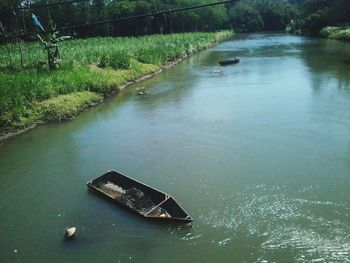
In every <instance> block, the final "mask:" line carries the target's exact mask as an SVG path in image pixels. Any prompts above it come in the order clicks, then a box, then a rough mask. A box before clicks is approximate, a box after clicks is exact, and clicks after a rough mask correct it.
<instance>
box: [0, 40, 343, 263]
mask: <svg viewBox="0 0 350 263" xmlns="http://www.w3.org/2000/svg"><path fill="white" fill-rule="evenodd" d="M235 56H238V57H240V58H241V63H240V64H238V65H235V66H228V67H222V68H220V70H221V71H222V76H213V75H212V74H211V72H212V71H213V70H215V69H218V68H219V67H218V66H217V65H218V63H217V62H218V61H219V60H221V59H227V58H233V57H235ZM349 61H350V45H349V44H347V43H343V42H337V41H332V40H321V39H310V38H304V37H299V36H289V35H283V34H252V35H241V36H240V35H238V36H236V37H234V38H233V39H231V40H229V41H226V42H224V43H221V44H219V45H218V46H216V47H214V48H212V49H210V50H207V51H204V52H202V53H200V54H198V55H195V56H194V57H192V58H191V59H189V60H187V61H184V62H183V63H181V64H179V65H177V66H176V67H175V68H173V69H171V70H168V71H166V72H164V73H162V74H161V75H158V76H156V77H154V78H153V79H150V80H147V81H145V82H142V83H139V84H137V85H135V86H133V87H130V88H128V89H127V90H126V91H124V92H123V93H121V94H120V95H119V96H116V97H113V98H110V99H109V100H108V101H107V102H106V103H104V104H102V105H100V106H98V107H96V108H94V109H92V110H90V111H89V112H86V113H84V114H82V115H81V116H79V118H77V119H76V120H73V121H69V122H65V123H61V124H51V125H42V126H40V127H37V128H36V129H34V130H31V131H29V132H27V133H25V134H22V135H20V136H16V137H14V138H11V139H9V140H7V141H5V142H3V143H2V145H1V146H0V174H1V186H2V187H1V188H2V189H1V191H0V208H1V209H0V218H1V224H0V255H1V260H0V261H1V262H11V263H12V262H15V263H16V262H52V263H54V262H201V263H202V262H221V263H224V262H264V263H267V262H283V263H286V262H350V190H349V189H350V63H349ZM140 87H146V88H147V89H148V90H149V91H150V94H147V95H145V96H139V95H137V91H136V89H137V88H140ZM109 169H116V170H120V171H122V172H124V173H125V174H127V175H129V176H132V177H134V178H136V179H138V180H140V181H143V182H145V183H147V184H149V185H152V186H154V187H156V188H158V189H161V190H163V191H165V192H168V193H170V194H172V195H173V196H174V197H175V199H176V200H177V201H178V202H179V203H180V204H181V205H182V206H183V207H184V208H185V209H186V210H187V211H188V212H189V213H190V214H191V216H192V217H193V218H194V222H193V224H192V225H190V226H179V225H172V224H160V225H159V224H157V223H154V222H148V221H145V220H143V219H142V218H140V217H138V216H135V215H133V214H130V213H128V212H127V211H125V210H122V209H119V208H118V207H116V206H113V205H112V204H111V203H109V202H106V201H105V200H104V199H101V198H100V197H98V196H96V195H95V194H94V193H92V192H90V191H88V189H87V187H86V185H85V183H86V182H87V181H88V180H91V179H93V178H95V177H97V176H99V175H101V174H102V173H104V172H105V171H107V170H109ZM67 226H76V227H77V231H78V233H77V238H76V239H75V240H73V241H71V242H65V241H64V239H63V234H64V229H65V227H67Z"/></svg>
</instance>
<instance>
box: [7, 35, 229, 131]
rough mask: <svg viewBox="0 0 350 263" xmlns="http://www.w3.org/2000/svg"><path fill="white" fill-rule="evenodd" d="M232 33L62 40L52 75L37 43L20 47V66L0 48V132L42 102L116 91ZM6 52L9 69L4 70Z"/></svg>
mask: <svg viewBox="0 0 350 263" xmlns="http://www.w3.org/2000/svg"><path fill="white" fill-rule="evenodd" d="M231 34H232V33H231V32H219V33H187V34H172V35H155V36H144V37H138V38H111V37H106V38H91V39H79V40H71V41H66V42H62V43H61V45H60V51H61V57H62V65H61V67H60V69H58V70H55V71H48V70H47V69H45V68H44V69H43V68H42V65H43V63H45V61H46V58H47V57H46V56H47V54H46V53H45V52H44V51H43V48H42V47H41V45H40V43H38V42H35V43H25V44H24V45H23V53H24V67H23V68H21V67H20V54H19V52H18V50H16V49H17V47H16V46H14V45H7V46H4V45H3V46H0V131H1V128H3V127H10V126H21V125H26V124H28V122H29V123H30V122H32V121H33V118H39V119H40V118H42V115H41V113H40V112H38V110H37V108H36V107H35V105H38V103H39V102H41V101H44V100H48V99H53V98H55V97H57V96H60V95H64V94H72V93H75V92H82V91H90V92H95V93H98V94H102V95H103V96H104V95H106V94H109V93H113V92H116V91H118V88H119V87H120V86H121V85H123V84H125V83H126V82H128V81H131V80H134V79H136V78H139V77H140V76H142V75H145V74H149V73H152V72H154V71H157V70H158V69H159V67H160V66H161V65H164V64H166V63H168V62H171V61H174V60H176V59H178V58H181V57H184V56H186V55H188V54H191V53H193V52H195V51H198V50H201V49H204V48H205V47H208V46H210V45H212V44H214V43H215V42H216V41H218V40H219V39H221V38H224V37H227V36H229V35H231ZM9 51H10V55H11V62H12V63H11V64H12V67H9V66H10V63H9V56H8V52H9ZM92 97H93V96H92ZM57 101H60V100H57ZM77 101H79V100H77ZM84 103H85V104H86V102H85V101H84ZM56 108H57V105H56ZM77 108H79V107H77ZM47 111H48V110H47V109H46V112H47ZM52 115H54V114H52Z"/></svg>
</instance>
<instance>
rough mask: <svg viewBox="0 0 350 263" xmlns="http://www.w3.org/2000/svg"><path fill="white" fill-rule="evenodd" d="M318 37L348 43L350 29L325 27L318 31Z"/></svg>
mask: <svg viewBox="0 0 350 263" xmlns="http://www.w3.org/2000/svg"><path fill="white" fill-rule="evenodd" d="M320 36H322V37H327V38H331V39H339V40H348V41H349V40H350V27H330V26H329V27H325V28H323V29H322V30H321V31H320Z"/></svg>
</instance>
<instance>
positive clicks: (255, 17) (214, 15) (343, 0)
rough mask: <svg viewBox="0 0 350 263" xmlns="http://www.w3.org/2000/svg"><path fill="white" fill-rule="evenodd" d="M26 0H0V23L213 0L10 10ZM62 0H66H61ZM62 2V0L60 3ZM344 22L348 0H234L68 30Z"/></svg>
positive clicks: (245, 28)
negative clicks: (222, 3) (236, 0)
mask: <svg viewBox="0 0 350 263" xmlns="http://www.w3.org/2000/svg"><path fill="white" fill-rule="evenodd" d="M28 1H29V0H24V1H21V0H1V2H0V17H1V18H0V22H1V23H2V24H3V25H4V27H5V29H6V30H7V31H8V32H18V30H19V29H20V30H22V31H26V32H28V31H29V32H35V27H34V26H33V22H32V20H31V14H30V12H33V13H35V15H36V16H37V17H38V19H39V20H40V21H41V23H42V24H43V26H44V27H45V28H48V29H51V28H52V25H56V26H57V28H61V27H64V26H72V25H81V24H89V23H94V22H97V21H103V20H111V19H116V18H123V17H128V16H133V15H140V14H147V13H154V12H157V11H163V10H171V9H176V8H183V7H189V6H193V5H200V4H206V3H212V2H215V1H216V0H148V1H145V0H86V1H85V0H81V1H78V2H76V3H68V4H67V3H66V4H60V5H54V6H51V7H45V8H38V7H35V5H33V7H32V9H31V10H30V12H29V10H17V12H16V14H17V17H14V14H13V12H12V11H11V9H13V8H15V7H19V6H20V5H21V4H22V5H23V4H24V3H28ZM64 1H67V0H64ZM64 1H63V2H64ZM29 2H30V3H31V4H47V3H57V2H59V0H31V1H29ZM349 22H350V1H349V0H240V1H238V2H237V3H233V4H225V5H217V6H212V7H206V8H202V9H195V10H188V11H181V12H177V13H172V14H166V15H159V16H155V17H145V18H141V19H135V20H130V21H123V22H118V23H110V24H104V25H100V26H94V27H84V28H79V29H75V30H71V31H70V32H68V33H69V34H73V35H77V36H80V37H91V36H100V35H102V36H131V35H145V34H155V33H173V32H174V33H175V32H189V31H215V30H218V29H228V28H232V27H233V28H234V29H235V30H237V31H239V32H255V31H282V30H285V29H286V28H288V30H290V31H300V32H303V33H305V34H311V35H315V34H318V32H319V31H320V30H321V29H322V28H323V27H326V26H342V25H347V24H348V23H349Z"/></svg>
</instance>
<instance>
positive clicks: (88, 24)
mask: <svg viewBox="0 0 350 263" xmlns="http://www.w3.org/2000/svg"><path fill="white" fill-rule="evenodd" d="M238 1H239V0H226V1H220V2H214V3H209V4H203V5H195V6H189V7H182V8H177V9H170V10H165V11H160V12H153V13H148V14H143V15H133V16H127V17H122V18H117V19H110V20H104V21H99V22H95V23H87V24H81V25H75V26H67V27H61V28H59V29H56V30H48V31H45V33H53V32H56V31H66V30H71V29H77V28H84V27H90V26H99V25H104V24H110V23H117V22H122V21H127V20H133V19H140V18H145V17H150V16H159V15H164V14H171V13H176V12H181V11H187V10H193V9H199V8H204V7H210V6H215V5H222V4H228V3H233V2H238ZM35 35H37V33H28V34H22V35H17V36H11V37H6V38H1V39H0V40H1V41H3V40H10V39H14V38H22V37H28V36H35Z"/></svg>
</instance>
